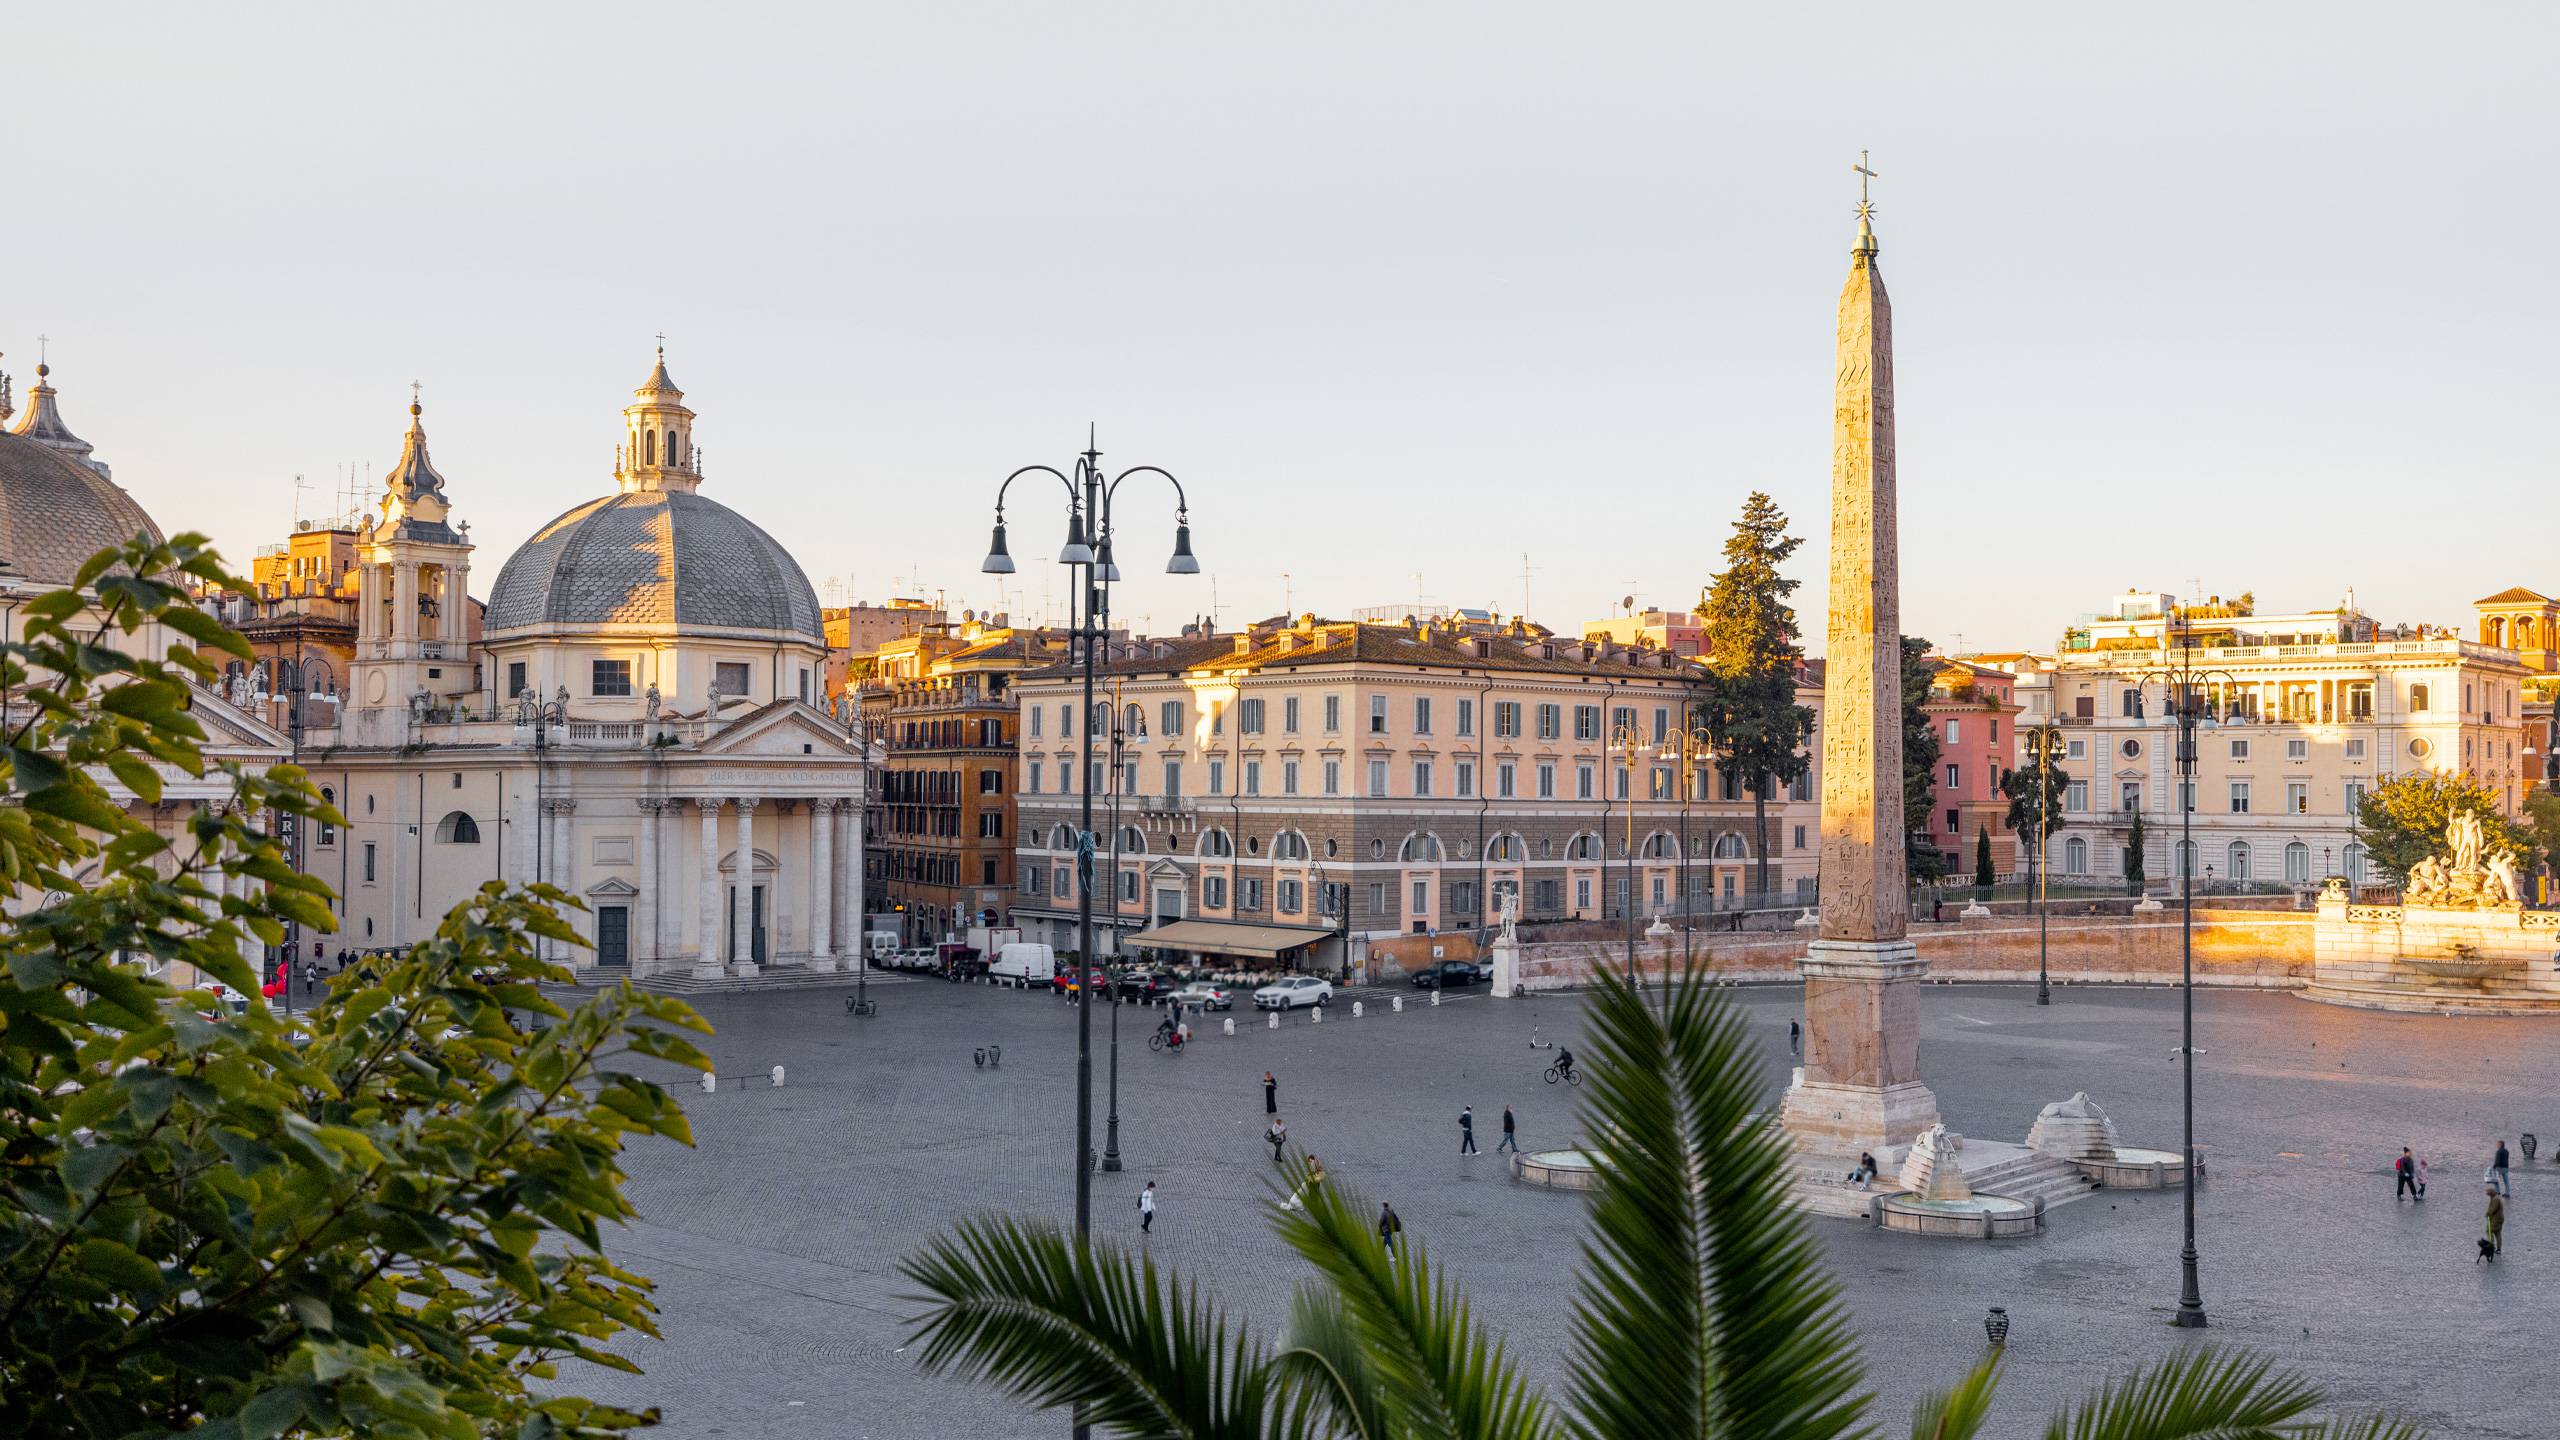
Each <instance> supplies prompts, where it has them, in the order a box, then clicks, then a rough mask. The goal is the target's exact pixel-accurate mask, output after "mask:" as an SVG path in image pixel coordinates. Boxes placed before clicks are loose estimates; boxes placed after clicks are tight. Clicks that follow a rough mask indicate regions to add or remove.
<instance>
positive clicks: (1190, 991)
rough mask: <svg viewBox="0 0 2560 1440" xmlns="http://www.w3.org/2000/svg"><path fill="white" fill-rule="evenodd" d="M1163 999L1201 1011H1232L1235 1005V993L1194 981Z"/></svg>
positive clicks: (1201, 981) (1224, 988) (1203, 981)
mask: <svg viewBox="0 0 2560 1440" xmlns="http://www.w3.org/2000/svg"><path fill="white" fill-rule="evenodd" d="M1165 999H1167V1000H1169V1001H1171V1002H1172V1003H1174V1004H1176V1005H1188V1006H1192V1007H1195V1008H1197V1009H1201V1010H1228V1009H1233V1008H1234V1006H1235V1003H1236V1002H1235V992H1233V991H1231V990H1229V989H1228V988H1227V987H1226V986H1224V985H1212V984H1210V983H1209V982H1208V981H1206V980H1194V981H1192V982H1191V983H1190V984H1188V985H1185V986H1183V987H1182V988H1181V989H1179V990H1176V991H1174V992H1173V993H1172V994H1171V995H1168V996H1166V997H1165Z"/></svg>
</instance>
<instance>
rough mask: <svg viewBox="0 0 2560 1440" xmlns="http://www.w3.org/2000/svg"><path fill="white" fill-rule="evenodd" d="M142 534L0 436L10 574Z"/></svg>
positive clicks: (26, 448) (76, 473)
mask: <svg viewBox="0 0 2560 1440" xmlns="http://www.w3.org/2000/svg"><path fill="white" fill-rule="evenodd" d="M84 448H85V447H84ZM145 532H148V533H149V534H150V536H151V538H152V539H154V540H161V539H165V538H166V537H165V536H163V535H162V534H161V533H160V527H159V526H158V525H155V524H153V523H152V520H151V516H150V515H149V514H148V513H146V512H145V511H144V510H143V508H142V507H141V506H140V505H138V504H136V503H135V502H134V498H133V497H132V496H130V495H127V494H126V493H124V491H123V490H122V489H120V488H118V487H117V485H116V483H115V482H114V481H113V480H110V479H108V478H107V477H106V476H104V475H101V474H99V473H98V471H97V470H95V469H93V468H92V467H90V466H88V465H84V464H82V463H80V461H78V460H76V459H74V458H72V457H71V456H70V455H69V454H67V453H65V452H64V451H63V450H62V449H61V448H59V447H57V446H54V445H49V444H47V443H45V442H44V441H42V440H39V439H31V438H29V437H27V436H24V435H0V560H6V561H8V562H9V564H10V566H11V567H12V568H11V570H10V572H9V573H10V574H11V575H12V576H13V577H15V578H17V579H19V580H21V581H23V582H25V583H27V584H31V585H45V586H60V585H68V584H70V583H71V578H72V576H74V575H76V574H78V573H79V570H80V567H81V565H82V564H84V563H85V562H87V560H88V558H89V557H90V556H92V555H95V554H97V553H98V552H99V551H101V550H104V549H106V548H108V547H109V546H111V545H122V544H124V543H125V542H127V541H129V540H131V539H132V538H133V537H134V536H135V535H137V534H141V533H145ZM793 573H794V574H797V573H798V572H797V571H794V572H793ZM800 583H801V585H802V587H803V588H806V586H807V585H808V583H809V582H808V581H806V580H803V581H801V582H800Z"/></svg>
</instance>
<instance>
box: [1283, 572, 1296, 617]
mask: <svg viewBox="0 0 2560 1440" xmlns="http://www.w3.org/2000/svg"><path fill="white" fill-rule="evenodd" d="M1297 611H1298V591H1297V587H1296V586H1295V585H1293V584H1291V583H1290V580H1289V572H1288V571H1286V570H1283V571H1281V572H1280V618H1281V619H1283V620H1286V619H1288V618H1289V617H1290V616H1292V615H1295V614H1296V613H1297Z"/></svg>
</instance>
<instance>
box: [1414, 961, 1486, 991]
mask: <svg viewBox="0 0 2560 1440" xmlns="http://www.w3.org/2000/svg"><path fill="white" fill-rule="evenodd" d="M1483 978H1484V968H1483V967H1482V966H1480V965H1474V964H1470V963H1469V962H1467V961H1464V960H1442V961H1439V962H1438V963H1436V964H1432V965H1426V966H1424V967H1422V968H1421V969H1420V970H1417V971H1415V972H1414V976H1413V984H1414V988H1415V989H1417V990H1437V989H1439V988H1440V987H1441V986H1443V985H1473V984H1474V983H1476V982H1477V981H1479V980H1481V979H1483Z"/></svg>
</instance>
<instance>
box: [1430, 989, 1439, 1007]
mask: <svg viewBox="0 0 2560 1440" xmlns="http://www.w3.org/2000/svg"><path fill="white" fill-rule="evenodd" d="M1431 1003H1432V1004H1433V1005H1435V1006H1436V1005H1438V1004H1439V1003H1440V987H1439V986H1437V985H1434V986H1432V987H1431Z"/></svg>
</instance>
